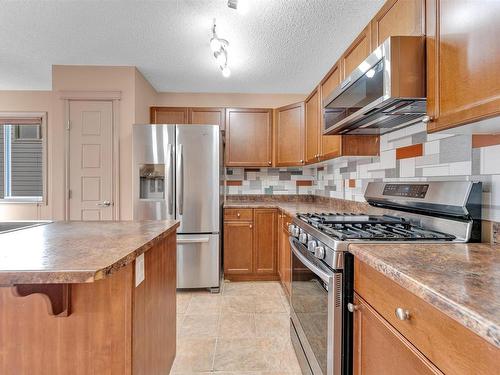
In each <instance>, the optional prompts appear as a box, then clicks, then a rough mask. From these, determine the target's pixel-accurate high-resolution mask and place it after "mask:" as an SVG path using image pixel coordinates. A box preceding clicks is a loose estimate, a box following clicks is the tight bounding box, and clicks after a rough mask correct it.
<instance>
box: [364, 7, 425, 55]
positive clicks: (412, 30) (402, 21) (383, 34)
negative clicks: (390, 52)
mask: <svg viewBox="0 0 500 375" xmlns="http://www.w3.org/2000/svg"><path fill="white" fill-rule="evenodd" d="M424 13H425V0H388V1H386V2H385V4H384V5H383V6H382V8H381V9H380V10H379V11H378V13H377V14H376V15H375V17H374V18H373V19H372V21H371V29H372V50H374V49H375V48H377V47H378V46H379V45H381V44H382V43H383V41H384V40H386V39H387V38H389V37H390V36H402V35H410V36H419V35H425V17H424Z"/></svg>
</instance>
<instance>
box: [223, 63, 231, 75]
mask: <svg viewBox="0 0 500 375" xmlns="http://www.w3.org/2000/svg"><path fill="white" fill-rule="evenodd" d="M222 76H223V77H225V78H228V77H229V76H231V69H229V67H228V66H227V65H226V66H225V67H224V68H222Z"/></svg>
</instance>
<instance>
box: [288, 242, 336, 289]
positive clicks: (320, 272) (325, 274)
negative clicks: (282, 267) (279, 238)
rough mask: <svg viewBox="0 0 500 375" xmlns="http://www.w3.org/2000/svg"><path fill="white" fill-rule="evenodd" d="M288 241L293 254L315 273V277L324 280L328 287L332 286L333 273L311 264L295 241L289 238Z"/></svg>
mask: <svg viewBox="0 0 500 375" xmlns="http://www.w3.org/2000/svg"><path fill="white" fill-rule="evenodd" d="M288 241H289V242H290V247H291V248H292V251H293V254H294V255H295V256H296V257H297V258H299V260H300V261H301V262H302V264H304V265H305V266H306V267H307V268H309V270H310V271H311V272H313V273H314V274H315V275H317V276H318V277H319V278H320V279H321V280H323V281H324V282H325V283H326V284H327V285H329V284H330V280H331V279H332V277H333V272H331V273H329V272H326V271H324V270H322V269H321V268H319V267H318V266H316V265H314V263H313V262H311V261H310V260H309V259H307V258H306V257H305V256H304V255H303V254H302V253H301V252H300V250H299V249H298V248H297V246H296V245H295V239H294V238H293V237H289V238H288Z"/></svg>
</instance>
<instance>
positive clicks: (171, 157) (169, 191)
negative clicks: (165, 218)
mask: <svg viewBox="0 0 500 375" xmlns="http://www.w3.org/2000/svg"><path fill="white" fill-rule="evenodd" d="M167 168H168V171H167V173H168V181H167V205H168V214H169V215H170V216H173V211H174V192H173V190H174V189H173V183H174V148H173V146H172V144H171V143H169V144H168V162H167Z"/></svg>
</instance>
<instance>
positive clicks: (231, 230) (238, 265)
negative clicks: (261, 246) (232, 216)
mask: <svg viewBox="0 0 500 375" xmlns="http://www.w3.org/2000/svg"><path fill="white" fill-rule="evenodd" d="M252 266H253V225H252V223H251V222H226V223H224V273H225V274H226V275H231V274H249V273H252Z"/></svg>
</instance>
